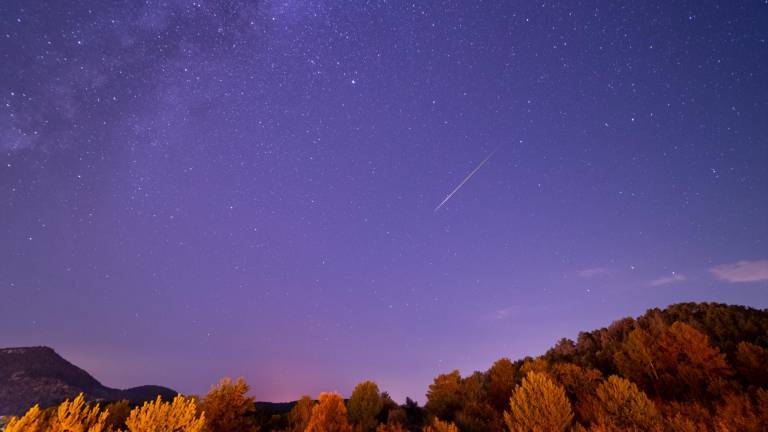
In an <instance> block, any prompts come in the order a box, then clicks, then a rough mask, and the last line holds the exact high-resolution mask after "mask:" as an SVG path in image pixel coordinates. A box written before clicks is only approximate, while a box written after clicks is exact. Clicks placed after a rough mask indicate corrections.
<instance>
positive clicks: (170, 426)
mask: <svg viewBox="0 0 768 432" xmlns="http://www.w3.org/2000/svg"><path fill="white" fill-rule="evenodd" d="M125 425H126V426H127V427H128V431H129V432H201V431H203V430H204V427H205V414H200V415H198V414H197V403H196V402H195V400H194V399H191V398H185V397H184V396H181V395H178V396H176V398H174V399H173V402H163V400H162V399H161V398H160V396H158V397H157V399H155V401H153V402H145V403H144V405H142V406H141V407H140V408H134V410H133V411H131V415H130V416H128V420H126V421H125Z"/></svg>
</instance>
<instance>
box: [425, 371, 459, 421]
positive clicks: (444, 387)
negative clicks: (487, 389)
mask: <svg viewBox="0 0 768 432" xmlns="http://www.w3.org/2000/svg"><path fill="white" fill-rule="evenodd" d="M461 402H462V397H461V374H459V371H457V370H455V371H453V372H451V373H448V374H441V375H438V376H437V378H435V381H434V383H432V384H430V385H429V391H427V404H426V405H425V406H424V408H425V409H426V411H427V413H429V415H432V416H435V417H438V418H440V419H443V420H453V417H454V415H455V413H456V412H457V411H458V410H459V409H460V408H461Z"/></svg>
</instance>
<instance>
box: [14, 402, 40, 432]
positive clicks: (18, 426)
mask: <svg viewBox="0 0 768 432" xmlns="http://www.w3.org/2000/svg"><path fill="white" fill-rule="evenodd" d="M46 427H47V422H46V421H45V418H44V417H43V412H42V411H41V410H40V406H38V405H35V406H33V407H32V408H30V409H29V411H27V413H26V414H24V415H23V416H21V417H11V419H10V420H9V421H8V424H7V425H5V432H45V430H46Z"/></svg>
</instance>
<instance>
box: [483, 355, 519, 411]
mask: <svg viewBox="0 0 768 432" xmlns="http://www.w3.org/2000/svg"><path fill="white" fill-rule="evenodd" d="M516 373H517V370H516V368H515V364H514V363H512V360H510V359H508V358H502V359H499V360H496V362H495V363H494V364H493V366H491V368H490V369H488V399H489V401H490V403H491V405H492V406H493V407H494V408H495V409H496V410H498V411H499V412H501V411H504V410H505V409H506V408H507V405H508V404H509V398H510V397H511V396H512V392H514V391H515V374H516Z"/></svg>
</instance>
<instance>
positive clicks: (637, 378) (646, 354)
mask: <svg viewBox="0 0 768 432" xmlns="http://www.w3.org/2000/svg"><path fill="white" fill-rule="evenodd" d="M615 359H616V364H617V366H618V368H619V370H620V371H621V373H622V375H624V376H625V377H627V378H629V379H631V380H632V381H633V382H637V383H638V384H640V385H641V386H642V387H643V388H644V389H646V390H647V391H653V393H654V394H656V395H659V396H662V397H664V398H672V399H685V398H688V397H692V398H696V397H705V396H706V395H708V394H709V395H716V394H717V393H718V388H717V386H719V385H721V382H722V380H723V379H724V378H726V377H727V376H729V375H730V374H731V370H730V367H729V366H728V364H727V363H726V361H725V356H724V355H723V354H722V353H720V351H719V350H718V349H717V348H715V347H712V346H711V345H710V344H709V341H708V339H707V335H705V334H703V333H701V332H700V331H698V330H696V329H695V328H693V327H691V326H689V325H688V324H684V323H682V322H675V323H673V324H672V325H671V326H669V327H666V328H663V329H662V330H661V331H659V332H658V334H653V332H651V331H647V330H644V329H641V328H638V329H635V330H633V331H632V332H631V333H630V334H629V337H628V339H627V341H626V343H625V344H624V347H623V349H622V350H621V351H619V352H617V353H616V356H615Z"/></svg>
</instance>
